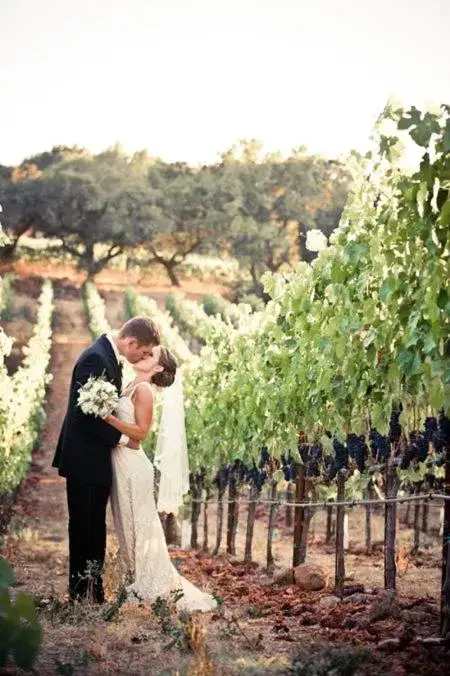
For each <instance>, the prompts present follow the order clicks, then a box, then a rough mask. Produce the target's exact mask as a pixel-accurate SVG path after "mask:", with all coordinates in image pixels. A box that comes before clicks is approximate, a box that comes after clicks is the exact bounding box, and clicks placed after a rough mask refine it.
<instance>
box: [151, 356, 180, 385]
mask: <svg viewBox="0 0 450 676" xmlns="http://www.w3.org/2000/svg"><path fill="white" fill-rule="evenodd" d="M159 365H160V366H162V367H163V369H164V370H163V371H160V372H159V373H155V375H154V376H153V377H152V383H154V384H155V385H156V386H157V387H170V385H172V383H173V381H174V380H175V374H176V372H177V366H178V365H177V362H176V360H175V357H174V356H173V354H172V353H171V352H169V350H168V349H167V347H161V354H160V357H159Z"/></svg>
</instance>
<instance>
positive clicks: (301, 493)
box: [292, 465, 306, 568]
mask: <svg viewBox="0 0 450 676" xmlns="http://www.w3.org/2000/svg"><path fill="white" fill-rule="evenodd" d="M305 486H306V482H305V466H304V465H297V468H296V482H295V502H304V501H305ZM304 520H305V508H304V507H299V506H296V507H295V512H294V546H293V559H292V565H293V567H294V568H295V567H296V566H298V565H299V563H300V545H301V542H302V531H303V523H304Z"/></svg>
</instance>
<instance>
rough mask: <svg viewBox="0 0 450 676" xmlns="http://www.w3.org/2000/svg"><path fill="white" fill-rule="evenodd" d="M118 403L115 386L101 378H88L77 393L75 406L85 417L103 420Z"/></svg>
mask: <svg viewBox="0 0 450 676" xmlns="http://www.w3.org/2000/svg"><path fill="white" fill-rule="evenodd" d="M118 401H119V394H118V392H117V389H116V387H115V385H113V384H112V383H110V382H109V381H108V380H105V379H104V378H103V377H100V378H96V377H94V376H89V379H88V381H87V382H86V383H85V385H83V387H81V388H80V390H79V392H78V401H77V404H78V406H79V407H80V408H81V410H82V411H83V413H84V414H85V415H93V416H95V417H96V418H104V417H105V416H107V415H109V414H110V413H112V412H113V411H114V409H115V408H116V406H117V403H118Z"/></svg>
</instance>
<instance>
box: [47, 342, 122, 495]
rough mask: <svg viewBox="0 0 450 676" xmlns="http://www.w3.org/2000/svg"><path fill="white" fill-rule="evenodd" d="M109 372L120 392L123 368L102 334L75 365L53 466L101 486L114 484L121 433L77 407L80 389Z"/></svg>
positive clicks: (60, 471)
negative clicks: (115, 450)
mask: <svg viewBox="0 0 450 676" xmlns="http://www.w3.org/2000/svg"><path fill="white" fill-rule="evenodd" d="M102 374H104V375H105V377H106V379H107V380H109V381H110V382H112V383H114V385H115V386H116V387H117V390H118V391H119V392H120V390H121V387H122V370H121V368H120V366H119V364H118V362H117V359H116V355H115V354H114V350H113V348H112V345H111V343H110V342H109V340H108V339H107V338H106V336H101V338H99V339H98V340H96V341H95V343H93V344H92V345H91V346H90V347H88V348H87V350H85V351H84V352H83V354H82V355H81V356H80V357H79V359H78V361H77V363H76V364H75V367H74V370H73V374H72V382H71V384H70V392H69V405H68V407H67V413H66V417H65V419H64V423H63V426H62V429H61V434H60V437H59V441H58V445H57V447H56V453H55V457H54V459H53V467H58V468H59V474H60V475H61V476H64V477H70V478H73V479H78V480H79V481H85V482H86V483H88V484H93V485H97V486H111V484H112V467H111V450H112V449H113V448H114V446H116V445H117V443H118V442H119V439H120V437H121V434H120V432H118V431H117V430H115V429H114V428H113V427H111V426H110V425H108V424H107V423H105V422H104V421H103V420H101V419H100V418H95V417H94V416H90V415H84V413H82V411H81V409H80V408H79V407H78V406H77V400H78V391H79V389H80V387H81V386H82V385H84V384H85V383H86V381H87V380H88V378H89V376H90V375H93V376H101V375H102Z"/></svg>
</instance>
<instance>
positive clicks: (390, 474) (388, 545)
mask: <svg viewBox="0 0 450 676" xmlns="http://www.w3.org/2000/svg"><path fill="white" fill-rule="evenodd" d="M385 471H386V473H385V485H386V498H388V499H392V498H396V497H397V492H398V486H399V480H398V477H397V473H396V471H395V465H394V463H393V462H392V460H391V459H390V458H387V459H386V470H385ZM396 531H397V503H396V502H386V505H385V508H384V588H385V589H395V588H396V581H397V566H396V563H395V537H396Z"/></svg>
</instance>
